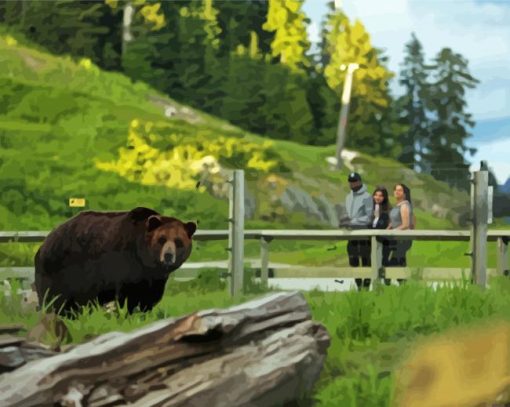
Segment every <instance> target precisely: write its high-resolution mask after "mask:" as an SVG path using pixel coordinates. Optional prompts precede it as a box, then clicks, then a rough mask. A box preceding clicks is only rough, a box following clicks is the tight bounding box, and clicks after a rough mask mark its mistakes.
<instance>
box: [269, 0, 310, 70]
mask: <svg viewBox="0 0 510 407" xmlns="http://www.w3.org/2000/svg"><path fill="white" fill-rule="evenodd" d="M302 3H303V1H302V0H269V10H268V14H267V21H266V22H265V24H264V25H263V26H262V28H263V29H264V30H267V31H269V32H274V39H273V42H272V43H271V55H272V56H273V57H278V59H279V61H280V63H281V64H282V65H284V66H288V67H289V68H290V70H291V71H299V70H302V69H303V68H306V67H309V66H310V61H309V60H308V58H307V57H306V53H307V51H308V49H309V48H310V41H309V40H308V37H307V32H306V23H307V22H308V20H307V19H306V17H305V15H304V13H303V12H302V11H300V8H301V6H302Z"/></svg>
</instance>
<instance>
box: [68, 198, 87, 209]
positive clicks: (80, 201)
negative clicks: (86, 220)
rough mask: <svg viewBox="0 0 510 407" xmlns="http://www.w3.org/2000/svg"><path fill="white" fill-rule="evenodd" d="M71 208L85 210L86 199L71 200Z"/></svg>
mask: <svg viewBox="0 0 510 407" xmlns="http://www.w3.org/2000/svg"><path fill="white" fill-rule="evenodd" d="M69 206H70V207H71V208H83V207H84V206H85V198H69Z"/></svg>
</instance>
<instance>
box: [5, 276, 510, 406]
mask: <svg viewBox="0 0 510 407" xmlns="http://www.w3.org/2000/svg"><path fill="white" fill-rule="evenodd" d="M248 275H249V274H248ZM245 281H250V280H245ZM250 284H252V283H249V282H248V283H247V285H246V287H248V288H249V287H250ZM17 288H18V286H17V285H16V283H14V282H13V283H12V289H11V292H10V296H5V295H4V293H3V291H0V323H12V322H19V321H20V320H23V321H24V324H25V325H26V327H27V329H30V328H31V327H33V326H34V325H35V324H36V323H37V322H38V320H39V317H40V315H39V314H38V313H35V312H33V311H30V310H29V309H26V308H24V307H23V306H21V302H20V298H19V295H18V294H17ZM250 291H251V292H248V293H247V294H245V295H242V296H240V297H239V298H235V299H232V298H230V296H229V294H228V292H227V284H226V281H225V280H223V279H222V278H221V277H220V273H219V270H214V269H210V270H203V271H202V272H201V273H200V276H199V277H198V278H196V279H194V280H190V281H177V280H175V279H174V278H171V279H170V280H169V282H168V284H167V288H166V293H165V296H164V297H163V299H162V301H161V302H160V303H159V304H158V305H157V306H156V307H155V308H154V310H152V311H151V312H148V313H139V312H138V313H135V314H133V315H128V314H127V313H126V309H117V310H116V311H115V312H113V313H112V312H108V311H106V310H104V309H102V308H101V307H98V306H89V307H87V308H85V309H84V310H82V312H81V313H80V314H79V317H78V319H77V320H68V319H64V323H65V325H66V327H67V328H68V330H69V332H70V334H71V338H72V343H80V342H83V341H86V340H90V339H91V338H93V337H95V336H97V335H101V334H104V333H107V332H111V331H121V332H130V331H133V330H134V329H137V328H139V327H142V326H145V325H147V324H150V323H152V322H154V321H157V320H161V319H163V318H170V317H177V316H183V315H185V314H189V313H192V312H196V311H198V310H205V309H211V308H222V307H228V306H232V305H236V304H240V303H243V302H245V301H248V300H251V299H254V298H257V297H260V296H261V293H262V292H264V290H262V289H261V288H260V289H256V288H254V289H250ZM509 294H510V282H509V281H508V279H507V278H501V277H500V278H498V279H494V280H491V282H490V288H489V289H487V290H481V289H479V288H478V287H476V286H472V285H470V284H466V283H461V284H458V283H457V284H450V285H446V286H444V287H439V288H437V289H435V290H434V289H432V288H430V287H426V286H424V285H423V284H420V283H418V282H413V281H409V282H408V283H407V284H406V285H404V286H400V287H396V286H391V287H386V286H382V287H379V289H378V290H375V291H371V292H346V293H334V292H333V293H327V292H320V291H309V292H305V293H304V296H305V298H306V300H307V302H308V304H309V306H310V309H311V312H312V319H313V320H315V321H318V322H320V323H321V324H323V325H324V326H325V328H326V329H327V331H328V334H329V335H330V338H331V344H330V347H329V349H328V353H327V358H326V361H325V365H324V368H323V370H322V372H321V376H320V378H319V381H318V382H317V384H316V386H315V388H314V390H313V392H312V394H308V395H305V397H304V398H303V400H306V402H305V401H303V403H304V405H308V404H310V403H311V402H314V403H315V404H316V405H319V406H331V405H335V406H336V405H346V406H350V405H352V406H357V405H363V406H365V405H366V406H390V405H392V404H391V401H392V393H393V384H394V371H395V368H396V367H398V366H399V365H400V363H401V362H402V361H403V359H404V358H405V357H406V356H407V354H408V351H409V350H410V349H411V347H412V346H413V344H414V343H416V341H418V340H420V339H422V338H424V337H426V336H428V335H432V334H436V333H441V332H444V331H445V330H447V329H449V328H452V327H457V326H469V325H471V324H475V323H477V322H479V321H484V320H485V321H488V320H490V319H492V318H501V319H506V320H508V315H509V311H510V295H509ZM48 340H49V339H48Z"/></svg>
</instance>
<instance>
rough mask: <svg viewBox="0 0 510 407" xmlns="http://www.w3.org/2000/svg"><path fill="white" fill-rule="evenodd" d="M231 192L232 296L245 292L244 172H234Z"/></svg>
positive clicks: (230, 271)
mask: <svg viewBox="0 0 510 407" xmlns="http://www.w3.org/2000/svg"><path fill="white" fill-rule="evenodd" d="M230 184H231V185H230V192H229V198H230V199H229V200H230V205H229V228H228V231H229V233H228V241H229V259H228V271H229V274H230V295H231V296H237V295H239V294H241V293H242V291H243V279H244V171H243V170H234V171H233V177H232V179H231V180H230Z"/></svg>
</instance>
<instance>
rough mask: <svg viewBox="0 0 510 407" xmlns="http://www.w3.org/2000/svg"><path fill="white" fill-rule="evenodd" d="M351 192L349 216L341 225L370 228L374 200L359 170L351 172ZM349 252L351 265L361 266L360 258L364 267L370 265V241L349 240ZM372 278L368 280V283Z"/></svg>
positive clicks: (346, 204) (348, 203)
mask: <svg viewBox="0 0 510 407" xmlns="http://www.w3.org/2000/svg"><path fill="white" fill-rule="evenodd" d="M347 180H348V182H349V186H350V188H351V192H350V193H349V194H348V195H347V198H346V199H345V209H346V210H347V216H346V217H344V218H343V219H342V221H341V223H340V227H345V228H347V229H368V228H369V225H370V222H371V221H372V214H373V210H374V209H373V207H374V205H373V200H372V195H370V194H369V193H368V191H367V188H366V186H365V185H363V182H362V180H361V176H360V175H359V174H358V173H357V172H351V173H350V174H349V177H348V179H347ZM347 253H348V255H349V265H350V266H351V267H358V266H359V258H360V257H361V264H362V266H363V267H369V266H370V241H369V240H367V239H363V240H349V242H348V243H347ZM355 280H356V285H357V286H358V289H359V288H360V286H361V279H360V278H357V279H355ZM369 283H370V280H368V284H369Z"/></svg>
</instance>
